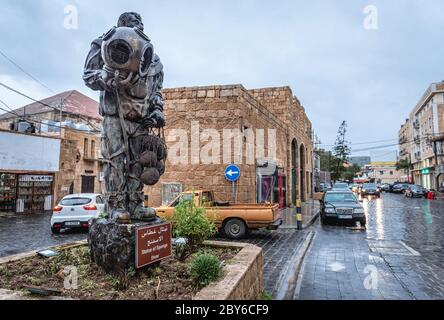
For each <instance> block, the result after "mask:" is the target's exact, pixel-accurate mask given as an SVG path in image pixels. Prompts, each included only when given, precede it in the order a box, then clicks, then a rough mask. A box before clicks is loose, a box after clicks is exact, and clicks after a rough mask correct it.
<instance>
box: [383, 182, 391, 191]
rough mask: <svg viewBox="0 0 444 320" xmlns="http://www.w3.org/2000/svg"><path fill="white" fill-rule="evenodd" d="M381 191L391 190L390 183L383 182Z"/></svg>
mask: <svg viewBox="0 0 444 320" xmlns="http://www.w3.org/2000/svg"><path fill="white" fill-rule="evenodd" d="M381 191H384V192H389V191H390V184H389V183H383V184H382V185H381Z"/></svg>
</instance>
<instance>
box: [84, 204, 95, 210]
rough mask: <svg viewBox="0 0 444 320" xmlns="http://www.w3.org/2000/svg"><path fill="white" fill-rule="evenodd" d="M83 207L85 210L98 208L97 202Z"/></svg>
mask: <svg viewBox="0 0 444 320" xmlns="http://www.w3.org/2000/svg"><path fill="white" fill-rule="evenodd" d="M83 209H85V210H97V207H96V205H95V204H87V205H86V206H83Z"/></svg>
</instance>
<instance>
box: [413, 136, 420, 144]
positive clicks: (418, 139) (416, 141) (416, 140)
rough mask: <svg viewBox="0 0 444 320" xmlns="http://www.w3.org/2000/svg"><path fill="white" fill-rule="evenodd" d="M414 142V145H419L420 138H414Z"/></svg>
mask: <svg viewBox="0 0 444 320" xmlns="http://www.w3.org/2000/svg"><path fill="white" fill-rule="evenodd" d="M414 141H415V143H416V144H421V137H420V136H416V137H415V138H414Z"/></svg>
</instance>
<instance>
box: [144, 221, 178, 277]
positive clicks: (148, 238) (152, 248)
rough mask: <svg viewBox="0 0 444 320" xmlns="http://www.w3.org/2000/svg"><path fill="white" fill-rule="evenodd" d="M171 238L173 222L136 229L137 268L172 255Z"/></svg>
mask: <svg viewBox="0 0 444 320" xmlns="http://www.w3.org/2000/svg"><path fill="white" fill-rule="evenodd" d="M171 238H172V236H171V223H163V224H157V225H154V226H147V227H140V228H138V229H136V268H137V269H139V268H142V267H145V266H148V265H150V264H152V263H155V262H158V261H161V260H163V259H166V258H169V257H171V255H172V248H171Z"/></svg>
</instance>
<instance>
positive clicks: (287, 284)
mask: <svg viewBox="0 0 444 320" xmlns="http://www.w3.org/2000/svg"><path fill="white" fill-rule="evenodd" d="M314 235H315V232H314V231H310V232H309V233H307V235H306V237H305V239H304V240H303V241H302V243H301V244H300V245H299V246H298V248H297V249H296V250H295V253H294V254H293V256H292V257H291V258H290V265H289V267H288V269H287V271H286V272H285V275H284V276H283V277H282V278H281V279H280V281H279V282H280V283H279V285H278V288H279V289H278V291H277V293H276V300H290V299H291V298H292V296H293V293H294V290H295V288H296V280H297V279H298V275H299V270H300V268H301V264H302V262H303V260H304V257H305V254H306V253H307V251H308V248H309V247H310V244H311V242H312V240H313V238H314Z"/></svg>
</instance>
